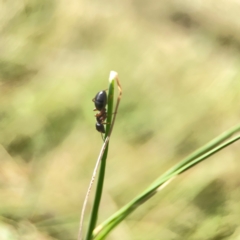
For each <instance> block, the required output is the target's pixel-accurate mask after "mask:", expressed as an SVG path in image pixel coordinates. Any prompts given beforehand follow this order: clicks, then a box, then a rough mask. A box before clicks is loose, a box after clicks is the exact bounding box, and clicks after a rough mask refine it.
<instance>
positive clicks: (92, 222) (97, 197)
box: [86, 79, 114, 240]
mask: <svg viewBox="0 0 240 240" xmlns="http://www.w3.org/2000/svg"><path fill="white" fill-rule="evenodd" d="M110 80H111V81H110V82H109V87H108V104H107V124H106V133H105V136H104V139H105V140H106V139H107V137H109V133H110V130H111V124H112V115H113V114H112V113H113V100H114V81H113V80H114V79H110ZM108 140H109V138H108V139H107V140H106V141H107V142H105V143H106V144H107V145H106V147H105V148H104V153H103V156H102V159H101V165H100V170H99V176H98V182H97V187H96V193H95V199H94V203H93V208H92V213H91V217H90V222H89V226H88V231H87V236H86V240H91V239H92V232H93V229H94V228H95V226H96V223H97V218H98V210H99V205H100V202H101V197H102V190H103V184H104V176H105V168H106V160H107V155H108V144H109V143H108ZM105 143H104V144H105ZM100 154H101V153H100Z"/></svg>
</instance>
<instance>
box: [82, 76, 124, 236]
mask: <svg viewBox="0 0 240 240" xmlns="http://www.w3.org/2000/svg"><path fill="white" fill-rule="evenodd" d="M113 80H116V82H117V86H118V92H119V93H118V98H117V103H116V106H115V109H114V116H113V119H112V124H111V127H110V130H109V132H108V135H107V136H106V137H105V141H104V137H103V134H102V138H103V141H104V143H103V145H102V148H101V151H100V153H99V156H98V159H97V162H96V164H95V167H94V170H93V174H92V178H91V181H90V183H89V186H88V190H87V193H86V196H85V199H84V203H83V207H82V212H81V217H80V226H79V233H78V240H82V239H83V237H82V235H83V231H82V229H83V220H84V214H85V210H86V206H87V201H88V198H89V195H90V192H91V189H92V186H93V183H94V180H95V177H96V174H97V170H98V167H99V164H100V162H101V160H102V157H103V154H104V152H105V149H106V147H107V145H108V142H109V140H110V136H111V134H112V130H113V126H114V123H115V120H116V116H117V111H118V107H119V104H120V101H121V98H122V87H121V84H120V81H119V78H118V74H117V72H115V71H111V72H110V76H109V81H110V82H112V81H113Z"/></svg>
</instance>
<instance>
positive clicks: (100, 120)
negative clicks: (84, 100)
mask: <svg viewBox="0 0 240 240" xmlns="http://www.w3.org/2000/svg"><path fill="white" fill-rule="evenodd" d="M92 101H93V102H94V104H95V109H94V110H93V111H99V113H97V114H96V115H95V117H96V120H97V122H96V130H97V131H98V132H100V133H105V128H104V125H103V124H106V123H105V122H104V121H105V120H106V118H107V111H106V105H107V93H106V91H105V90H103V91H100V92H98V93H97V94H96V96H95V98H93V100H92Z"/></svg>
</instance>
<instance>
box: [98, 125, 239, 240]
mask: <svg viewBox="0 0 240 240" xmlns="http://www.w3.org/2000/svg"><path fill="white" fill-rule="evenodd" d="M239 130H240V126H239V125H238V126H236V127H234V128H232V129H230V130H229V131H227V132H225V133H223V134H221V135H220V136H219V137H217V138H215V139H214V140H212V141H211V142H209V143H208V144H206V145H205V146H203V147H201V148H200V149H198V150H197V151H195V152H194V153H193V154H191V155H190V156H188V157H187V158H185V159H184V160H183V161H181V162H180V163H179V164H177V165H175V166H174V167H173V168H171V169H170V170H168V171H167V172H166V173H164V174H163V175H162V176H161V177H160V178H158V179H157V180H156V181H155V182H154V183H153V184H151V186H150V187H149V188H148V189H146V190H145V191H144V192H143V193H142V194H140V195H139V196H137V197H136V198H135V199H133V200H132V201H131V202H129V203H128V204H127V205H125V206H124V207H123V208H121V209H120V210H119V211H117V212H116V213H115V214H114V215H113V216H111V217H110V218H109V219H107V220H106V221H105V222H104V223H102V224H101V225H99V226H98V227H97V228H96V229H95V230H94V236H95V238H94V239H96V240H100V239H104V238H105V236H106V235H107V234H108V233H109V232H110V231H111V230H112V229H113V228H114V227H115V226H117V225H118V224H119V223H120V222H121V221H122V220H123V219H125V218H126V217H127V216H128V215H129V214H130V213H131V212H133V211H134V210H135V209H136V208H137V207H139V206H140V205H141V204H143V203H144V202H145V201H146V200H148V199H149V198H151V197H152V196H153V195H154V194H155V193H156V192H157V191H158V188H159V187H160V186H161V185H162V184H164V183H165V182H166V181H169V180H170V179H171V178H173V177H175V176H176V175H179V174H181V173H183V172H185V171H186V170H188V169H189V168H192V167H193V166H195V165H196V164H198V163H200V162H201V161H203V160H205V159H207V158H208V157H210V156H212V155H213V154H215V153H217V152H218V151H220V150H222V149H223V148H225V147H227V146H229V145H230V144H232V143H234V142H236V141H238V140H239V139H240V136H237V137H235V138H233V139H230V140H228V141H226V142H224V143H223V144H221V145H219V144H220V143H222V142H223V141H225V140H226V139H228V138H229V137H230V136H232V135H233V134H235V133H237V132H238V131H239ZM216 146H217V147H216Z"/></svg>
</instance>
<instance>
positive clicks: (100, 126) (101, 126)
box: [96, 122, 105, 133]
mask: <svg viewBox="0 0 240 240" xmlns="http://www.w3.org/2000/svg"><path fill="white" fill-rule="evenodd" d="M96 130H97V131H98V132H100V133H105V128H104V125H103V124H101V123H98V122H97V123H96Z"/></svg>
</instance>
